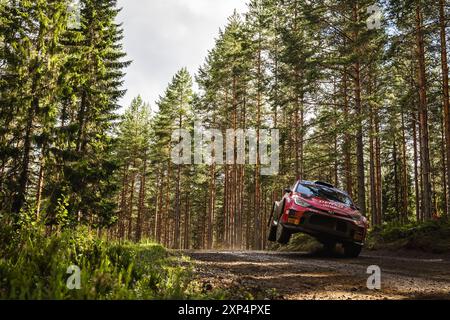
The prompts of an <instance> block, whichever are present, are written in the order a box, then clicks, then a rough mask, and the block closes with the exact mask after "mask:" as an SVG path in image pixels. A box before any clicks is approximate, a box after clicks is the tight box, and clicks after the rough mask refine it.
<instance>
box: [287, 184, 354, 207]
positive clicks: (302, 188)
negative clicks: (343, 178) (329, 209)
mask: <svg viewBox="0 0 450 320" xmlns="http://www.w3.org/2000/svg"><path fill="white" fill-rule="evenodd" d="M296 192H298V193H300V194H301V195H302V196H304V197H306V198H310V197H314V196H315V197H319V198H324V199H327V200H330V201H335V202H339V203H342V204H345V205H346V206H348V207H351V206H353V205H354V204H353V201H352V200H351V199H350V197H348V196H347V195H345V194H344V193H342V192H338V191H335V190H333V189H330V188H327V187H324V186H319V185H315V184H302V183H299V184H298V187H297V190H296Z"/></svg>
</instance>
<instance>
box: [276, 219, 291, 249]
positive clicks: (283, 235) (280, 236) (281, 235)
mask: <svg viewBox="0 0 450 320" xmlns="http://www.w3.org/2000/svg"><path fill="white" fill-rule="evenodd" d="M276 231H277V232H276V240H277V242H278V243H279V244H288V243H289V240H291V232H290V231H289V230H288V229H286V228H285V227H284V226H283V225H282V224H281V223H280V222H279V223H278V224H277V230H276Z"/></svg>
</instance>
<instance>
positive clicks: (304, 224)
mask: <svg viewBox="0 0 450 320" xmlns="http://www.w3.org/2000/svg"><path fill="white" fill-rule="evenodd" d="M283 226H284V227H286V228H287V229H289V230H291V231H292V232H303V233H307V234H309V235H311V236H314V237H316V238H318V239H319V240H321V239H324V240H325V239H326V240H334V241H337V242H339V241H341V242H353V243H356V244H360V245H363V244H364V241H365V238H366V232H367V231H366V228H364V227H361V226H358V225H357V224H355V222H354V221H352V220H350V219H345V218H342V217H338V216H331V215H327V214H322V213H316V212H311V211H306V212H304V213H299V212H295V211H292V212H290V214H289V215H288V217H287V219H286V221H285V222H283Z"/></svg>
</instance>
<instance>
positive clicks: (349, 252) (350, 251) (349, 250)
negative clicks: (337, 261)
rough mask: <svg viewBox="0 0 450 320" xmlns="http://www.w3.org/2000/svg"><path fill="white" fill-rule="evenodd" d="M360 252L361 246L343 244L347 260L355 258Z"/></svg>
mask: <svg viewBox="0 0 450 320" xmlns="http://www.w3.org/2000/svg"><path fill="white" fill-rule="evenodd" d="M361 250H362V245H359V244H356V243H344V255H345V256H346V257H348V258H357V257H358V256H359V255H360V253H361Z"/></svg>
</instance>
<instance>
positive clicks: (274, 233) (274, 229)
mask: <svg viewBox="0 0 450 320" xmlns="http://www.w3.org/2000/svg"><path fill="white" fill-rule="evenodd" d="M267 239H268V240H269V241H272V242H275V241H276V240H277V226H274V225H271V226H270V229H269V236H268V237H267Z"/></svg>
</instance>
